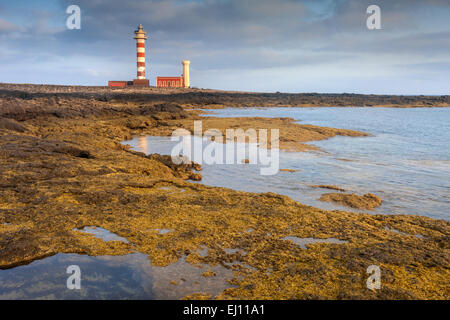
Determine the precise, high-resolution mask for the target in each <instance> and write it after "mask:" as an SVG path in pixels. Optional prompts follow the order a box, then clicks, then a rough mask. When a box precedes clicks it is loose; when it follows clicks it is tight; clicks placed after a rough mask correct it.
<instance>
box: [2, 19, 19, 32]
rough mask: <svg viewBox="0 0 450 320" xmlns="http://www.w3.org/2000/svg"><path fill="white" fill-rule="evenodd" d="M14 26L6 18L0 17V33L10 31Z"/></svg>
mask: <svg viewBox="0 0 450 320" xmlns="http://www.w3.org/2000/svg"><path fill="white" fill-rule="evenodd" d="M15 28H16V26H15V25H13V24H12V23H10V22H8V21H6V20H3V19H0V34H2V33H6V32H9V31H12V30H14V29H15Z"/></svg>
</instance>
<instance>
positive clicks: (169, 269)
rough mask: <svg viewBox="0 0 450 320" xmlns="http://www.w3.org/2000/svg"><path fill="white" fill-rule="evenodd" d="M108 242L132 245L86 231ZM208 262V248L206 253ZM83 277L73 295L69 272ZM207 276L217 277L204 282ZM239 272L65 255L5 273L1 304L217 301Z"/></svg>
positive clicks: (137, 256) (137, 257)
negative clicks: (194, 297) (204, 297)
mask: <svg viewBox="0 0 450 320" xmlns="http://www.w3.org/2000/svg"><path fill="white" fill-rule="evenodd" d="M84 232H87V233H92V234H93V235H94V236H96V237H99V238H101V239H103V240H105V241H111V240H118V241H124V240H125V241H126V239H124V238H121V237H118V236H117V235H115V234H113V233H111V232H109V231H108V230H106V229H102V228H95V229H94V228H85V229H84ZM203 250H204V252H203V254H204V256H206V255H207V251H208V248H206V247H205V248H204V249H203ZM71 265H76V266H78V267H79V268H80V271H81V288H80V289H79V290H77V289H72V290H71V289H68V287H67V279H68V278H69V277H70V276H71V275H72V273H67V272H66V271H67V268H68V267H69V266H71ZM206 271H212V272H214V274H215V276H212V277H204V276H203V273H204V272H206ZM232 278H233V272H232V271H231V270H229V269H226V268H224V267H222V266H215V267H209V266H208V265H202V264H199V265H195V266H194V265H191V264H190V263H188V262H186V257H185V256H183V257H181V258H180V259H179V260H178V261H177V262H175V263H172V264H170V265H168V266H166V267H157V266H153V265H152V264H151V262H150V260H149V259H148V256H147V255H145V254H142V253H138V252H136V253H133V254H128V255H123V256H98V257H91V256H86V255H79V254H63V253H59V254H56V255H54V256H51V257H48V258H45V259H42V260H36V261H33V262H31V263H30V264H28V265H24V266H19V267H15V268H12V269H7V270H0V300H9V299H71V300H75V299H181V298H183V297H185V296H187V295H189V294H193V293H197V292H201V293H206V294H210V295H211V296H212V297H215V296H216V295H218V294H219V293H221V292H222V291H223V290H224V289H226V288H230V287H232V285H230V284H229V283H228V282H227V280H230V279H232Z"/></svg>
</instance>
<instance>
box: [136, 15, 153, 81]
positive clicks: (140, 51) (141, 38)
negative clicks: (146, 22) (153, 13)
mask: <svg viewBox="0 0 450 320" xmlns="http://www.w3.org/2000/svg"><path fill="white" fill-rule="evenodd" d="M134 34H135V35H136V36H135V37H134V39H136V56H137V79H135V80H134V81H133V84H134V85H141V86H148V85H149V82H148V80H147V79H145V40H147V39H148V38H147V36H146V35H147V32H145V31H144V28H143V26H142V24H140V25H139V26H138V29H137V30H136V31H135V32H134Z"/></svg>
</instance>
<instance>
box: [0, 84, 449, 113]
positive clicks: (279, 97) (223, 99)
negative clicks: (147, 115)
mask: <svg viewBox="0 0 450 320" xmlns="http://www.w3.org/2000/svg"><path fill="white" fill-rule="evenodd" d="M27 94H37V95H38V96H39V97H54V96H60V97H64V96H66V97H71V98H93V99H106V100H108V101H109V100H118V101H123V100H129V99H132V100H134V101H136V100H142V99H144V100H145V101H148V102H157V101H161V100H166V99H170V101H172V102H174V103H179V104H182V105H184V106H186V107H190V106H192V107H196V108H198V107H200V108H223V107H241V108H242V107H389V108H431V107H450V95H442V96H425V95H416V96H405V95H374V94H353V93H281V92H275V93H263V92H244V91H242V92H241V91H222V90H214V89H198V88H190V89H184V88H157V87H148V88H132V87H129V88H125V89H112V88H108V87H106V86H105V87H103V86H66V85H46V84H42V85H38V84H13V83H0V97H17V98H26V96H27ZM131 95H132V96H131Z"/></svg>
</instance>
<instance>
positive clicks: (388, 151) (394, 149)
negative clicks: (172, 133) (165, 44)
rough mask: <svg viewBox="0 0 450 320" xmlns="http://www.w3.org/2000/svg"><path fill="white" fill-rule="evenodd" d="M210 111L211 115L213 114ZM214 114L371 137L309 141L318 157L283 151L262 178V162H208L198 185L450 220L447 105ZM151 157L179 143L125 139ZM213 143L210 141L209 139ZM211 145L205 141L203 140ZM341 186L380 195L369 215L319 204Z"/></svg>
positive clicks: (236, 110)
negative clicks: (275, 168)
mask: <svg viewBox="0 0 450 320" xmlns="http://www.w3.org/2000/svg"><path fill="white" fill-rule="evenodd" d="M208 111H210V110H208ZM206 116H215V117H255V116H259V117H291V118H294V119H295V120H297V121H300V123H302V124H313V125H320V126H327V127H333V128H344V129H353V130H358V131H364V132H367V133H370V134H371V136H370V137H335V138H332V139H328V140H323V141H317V142H312V143H311V144H313V145H316V146H318V147H320V148H321V151H319V152H289V153H288V152H280V169H295V170H297V171H296V172H279V173H278V174H276V175H273V176H262V175H260V170H259V167H258V165H251V164H250V165H249V164H242V163H239V162H237V164H234V165H203V170H202V175H203V179H202V181H201V182H200V183H203V184H207V185H212V186H220V187H229V188H232V189H236V190H243V191H250V192H275V193H279V194H284V195H287V196H289V197H291V198H293V199H295V200H298V201H300V202H301V203H303V204H307V205H312V206H314V207H318V208H323V209H340V210H347V211H358V212H371V213H382V214H417V215H424V216H429V217H433V218H439V219H449V218H450V143H449V141H450V108H432V109H419V108H416V109H398V108H335V107H334V108H328V107H323V108H265V109H262V108H247V109H240V108H229V109H219V110H214V114H211V115H206ZM124 143H125V144H129V145H131V146H132V147H133V148H134V149H135V150H138V151H142V152H146V153H160V154H170V153H171V150H172V148H173V146H174V145H175V144H176V143H177V142H171V141H170V138H167V137H137V138H135V139H133V140H131V141H126V142H124ZM208 143H209V142H208ZM205 145H206V142H205ZM322 184H325V185H337V186H339V187H342V188H344V189H345V190H346V191H348V192H355V193H358V194H365V193H368V192H371V193H374V194H377V195H379V196H380V197H381V198H382V199H383V204H382V205H381V206H380V207H379V208H376V209H375V210H372V211H364V210H352V209H350V208H347V207H343V206H339V205H335V204H331V203H325V202H321V201H318V200H317V199H318V198H319V197H320V196H321V195H322V194H323V193H329V192H335V191H334V190H328V189H320V188H312V187H311V186H312V185H322Z"/></svg>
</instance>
